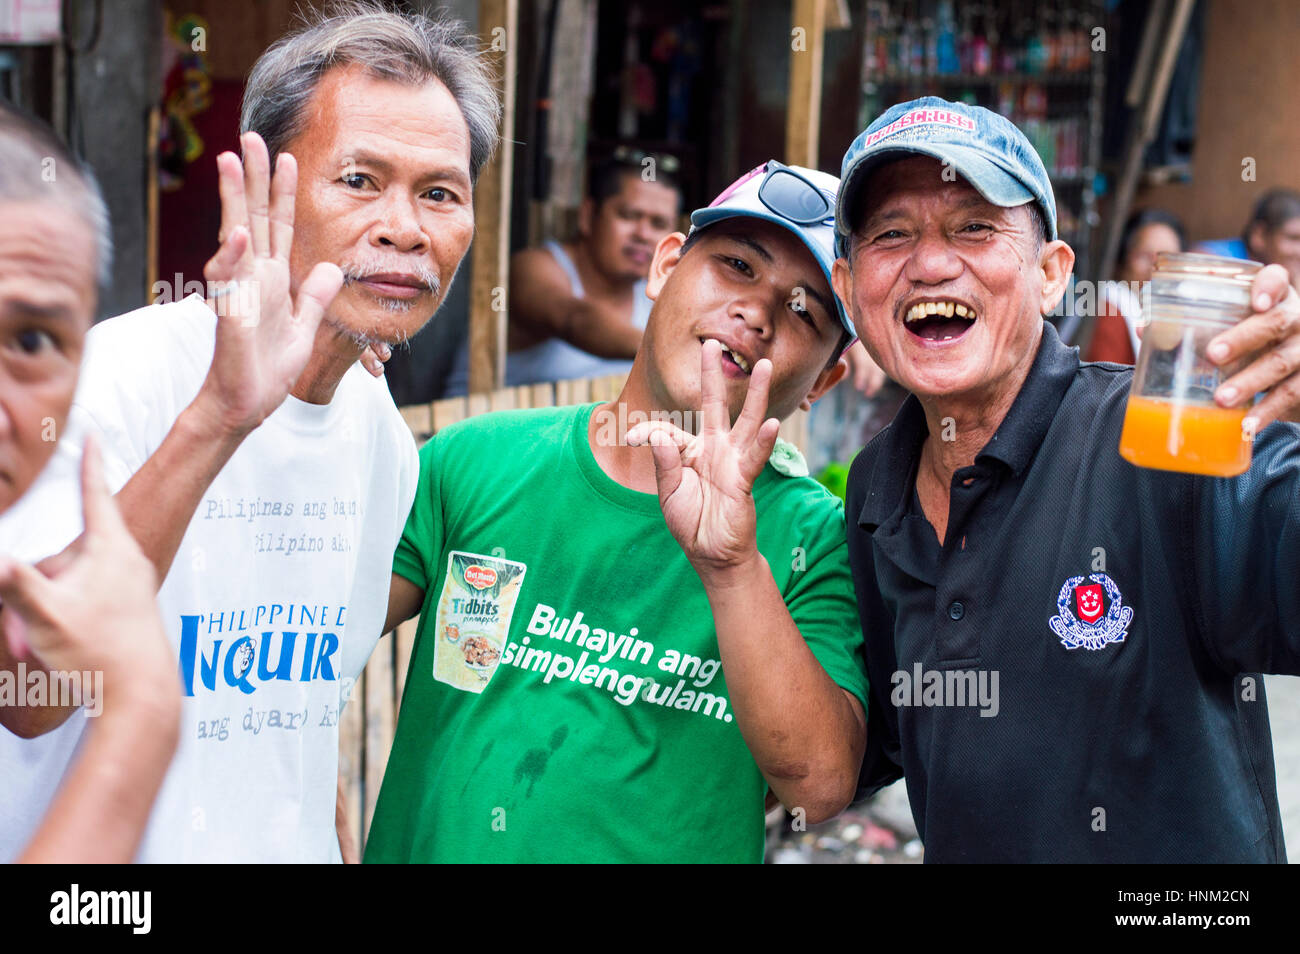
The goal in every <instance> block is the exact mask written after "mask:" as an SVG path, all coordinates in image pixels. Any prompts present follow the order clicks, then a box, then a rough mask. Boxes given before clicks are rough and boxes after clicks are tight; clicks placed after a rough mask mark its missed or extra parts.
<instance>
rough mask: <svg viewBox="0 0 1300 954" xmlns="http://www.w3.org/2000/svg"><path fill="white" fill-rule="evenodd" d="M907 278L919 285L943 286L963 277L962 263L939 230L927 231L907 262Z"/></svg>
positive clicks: (918, 241)
mask: <svg viewBox="0 0 1300 954" xmlns="http://www.w3.org/2000/svg"><path fill="white" fill-rule="evenodd" d="M906 271H907V277H908V278H910V279H911V280H912V281H913V282H915V283H917V284H918V285H942V284H943V283H944V282H948V281H952V280H954V279H956V278H957V277H958V276H960V275H961V271H962V262H961V258H960V257H959V256H958V255H957V254H956V252H955V251H954V249H953V247H952V243H951V242H949V241H948V237H947V236H946V235H944V234H943V233H942V232H941V231H940V230H938V229H927V230H926V231H925V232H923V233H922V234H921V237H920V239H918V240H917V243H916V247H915V249H913V251H912V254H911V256H910V257H909V258H908V260H907V270H906Z"/></svg>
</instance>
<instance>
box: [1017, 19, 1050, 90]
mask: <svg viewBox="0 0 1300 954" xmlns="http://www.w3.org/2000/svg"><path fill="white" fill-rule="evenodd" d="M1021 26H1022V30H1021V36H1023V37H1024V43H1025V45H1024V51H1025V52H1024V71H1025V72H1026V73H1031V74H1033V75H1035V76H1037V75H1038V74H1039V73H1043V72H1045V71H1046V69H1047V44H1046V43H1044V42H1043V38H1042V37H1041V36H1039V35H1038V33H1037V32H1036V31H1035V30H1034V26H1033V23H1032V22H1031V21H1029V20H1024V21H1022V24H1021Z"/></svg>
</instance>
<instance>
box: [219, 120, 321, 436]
mask: <svg viewBox="0 0 1300 954" xmlns="http://www.w3.org/2000/svg"><path fill="white" fill-rule="evenodd" d="M241 142H242V144H243V148H244V159H243V162H242V163H241V162H240V160H239V157H238V156H235V155H234V154H233V153H222V154H221V155H220V156H218V157H217V170H218V173H219V176H220V191H221V233H220V235H219V236H218V238H219V239H220V241H221V247H220V248H218V249H217V252H216V254H215V255H213V256H212V258H211V259H209V261H208V263H207V265H206V266H204V269H203V274H204V277H206V278H207V279H208V307H210V308H211V309H212V310H213V311H214V312H216V315H217V341H216V350H215V352H214V353H213V357H212V367H211V368H210V369H209V371H208V376H207V379H206V380H205V381H204V383H203V387H202V389H201V390H200V392H199V399H200V401H201V403H202V404H203V406H204V407H206V408H207V409H208V410H209V411H210V412H212V413H213V414H214V415H215V417H216V421H217V422H218V423H219V424H220V426H221V427H222V429H223V430H225V431H227V432H232V433H235V434H240V435H242V434H245V433H247V432H248V431H251V430H252V429H253V428H255V427H257V426H258V425H259V424H261V423H262V421H264V420H265V419H266V418H267V417H268V416H270V414H271V413H272V412H273V411H274V410H275V409H276V408H278V407H279V406H280V404H281V403H283V401H284V399H285V397H286V396H287V395H288V394H289V391H290V390H291V389H292V388H293V385H294V383H295V382H296V381H297V380H298V376H299V375H300V374H301V373H302V370H303V368H304V367H306V364H307V360H308V358H310V357H311V353H312V347H313V344H314V341H315V337H316V328H317V326H318V325H319V324H320V320H321V318H322V317H323V316H324V314H325V309H326V308H328V307H329V305H330V302H331V301H333V300H334V296H335V295H337V294H338V291H339V289H340V288H341V287H342V285H343V273H342V272H340V271H339V268H338V266H337V265H334V264H331V263H328V262H321V263H319V264H317V265H316V267H315V268H313V269H312V270H311V273H310V274H309V275H307V277H306V278H304V279H303V281H302V283H301V284H300V285H299V287H298V295H297V301H296V302H295V301H294V300H293V297H292V296H291V294H290V288H291V284H292V281H291V276H290V273H289V252H290V249H291V248H292V246H293V228H294V197H295V194H296V192H297V188H298V164H297V162H296V161H295V160H294V158H293V156H291V155H290V154H289V153H287V152H282V153H280V155H279V157H278V158H277V161H276V167H275V175H274V177H273V176H272V175H271V163H270V158H269V155H268V153H267V149H266V144H265V143H264V142H263V141H262V137H261V136H259V135H258V134H257V133H253V132H249V133H245V134H244V135H243V137H241Z"/></svg>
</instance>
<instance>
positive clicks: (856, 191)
mask: <svg viewBox="0 0 1300 954" xmlns="http://www.w3.org/2000/svg"><path fill="white" fill-rule="evenodd" d="M908 154H912V155H918V154H919V155H924V156H933V157H934V158H935V159H938V160H940V161H941V162H945V163H947V164H948V165H950V166H951V167H952V168H954V169H955V170H956V171H957V172H958V173H960V175H961V177H962V178H963V179H965V180H966V181H967V182H969V183H970V184H971V185H972V186H974V188H975V190H976V191H977V192H979V194H980V195H982V196H984V198H985V199H987V200H988V201H989V202H992V203H993V204H994V205H1000V206H1005V207H1011V206H1017V205H1025V204H1026V203H1028V202H1037V203H1038V206H1039V208H1040V209H1041V210H1042V213H1043V218H1044V221H1045V222H1046V223H1047V236H1048V238H1049V239H1054V238H1056V197H1055V196H1054V195H1053V194H1052V183H1051V180H1050V179H1048V177H1047V169H1046V168H1045V167H1044V166H1043V160H1042V159H1040V158H1039V156H1038V153H1037V152H1036V151H1035V150H1034V147H1033V146H1032V145H1030V143H1029V140H1028V139H1027V138H1026V137H1025V134H1024V133H1022V132H1021V131H1020V130H1019V129H1018V128H1016V125H1015V123H1013V122H1011V121H1010V120H1009V119H1007V118H1006V117H1005V116H999V115H998V114H997V113H995V112H993V111H992V110H988V109H985V108H984V107H982V106H971V105H968V104H966V103H951V102H949V101H948V100H946V99H940V98H939V97H938V96H923V97H922V98H921V99H914V100H912V101H911V102H910V103H899V104H898V105H897V106H891V107H890V108H889V109H888V110H886V111H885V112H884V113H883V114H882V115H881V116H880V117H879V118H878V119H877V120H876V121H875V122H873V123H872V124H871V125H870V126H868V127H867V128H866V129H865V130H863V131H862V132H861V133H860V134H859V135H858V138H857V139H855V140H853V144H852V145H851V146H849V151H848V152H846V153H845V154H844V162H843V164H842V165H841V166H840V181H841V186H840V197H839V204H838V206H837V207H836V210H835V249H836V251H837V252H838V253H839V254H840V255H842V256H843V255H847V254H848V238H849V235H850V233H851V232H852V230H853V228H854V226H855V225H856V224H857V223H856V222H855V221H854V220H853V216H852V215H851V213H852V212H853V211H855V207H856V206H857V205H858V204H860V200H861V197H862V189H863V187H864V186H865V185H866V182H867V178H868V174H869V173H870V172H871V170H872V169H874V168H876V167H877V166H879V165H880V164H881V163H882V162H885V161H888V160H889V159H896V158H899V157H900V156H905V155H908ZM856 211H861V210H856Z"/></svg>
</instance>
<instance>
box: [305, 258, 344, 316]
mask: <svg viewBox="0 0 1300 954" xmlns="http://www.w3.org/2000/svg"><path fill="white" fill-rule="evenodd" d="M342 287H343V272H341V271H340V270H339V267H338V266H337V265H335V264H333V263H332V262H317V263H316V267H315V268H313V269H312V270H311V274H309V275H308V276H307V278H306V279H305V280H304V281H303V283H302V284H301V285H299V286H298V300H297V302H296V303H295V304H296V307H297V313H296V315H295V317H296V318H297V319H298V320H299V321H300V322H302V323H303V324H305V325H306V326H307V330H308V332H310V333H311V334H314V333H315V331H316V327H317V325H319V324H320V320H321V318H323V317H324V316H325V310H326V309H327V308H329V306H330V303H331V302H332V301H334V296H335V295H337V294H338V293H339V289H341V288H342Z"/></svg>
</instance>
